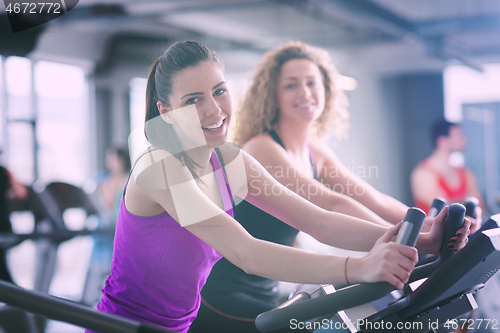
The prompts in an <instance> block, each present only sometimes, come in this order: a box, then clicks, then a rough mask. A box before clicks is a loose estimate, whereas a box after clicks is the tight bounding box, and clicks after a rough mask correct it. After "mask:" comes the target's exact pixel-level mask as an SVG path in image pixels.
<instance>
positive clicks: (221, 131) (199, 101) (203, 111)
mask: <svg viewBox="0 0 500 333" xmlns="http://www.w3.org/2000/svg"><path fill="white" fill-rule="evenodd" d="M168 101H169V104H170V105H169V107H165V106H164V105H163V104H161V102H158V108H159V110H160V114H162V116H163V117H164V119H165V120H166V121H167V122H169V123H172V124H173V125H174V130H175V131H176V133H177V135H178V136H179V138H181V137H182V138H184V139H187V140H188V141H190V142H191V143H194V144H195V146H200V145H203V144H208V146H209V147H216V146H218V145H220V144H222V143H224V142H226V141H227V136H228V129H229V123H230V120H231V115H232V104H231V96H230V94H229V91H228V87H227V83H226V82H225V78H224V74H223V72H222V69H221V68H220V66H219V65H218V64H217V63H216V62H214V61H204V62H202V63H200V64H198V65H196V66H192V67H188V68H185V69H183V70H182V71H180V72H179V73H177V74H176V75H175V78H174V80H173V90H172V94H170V96H168ZM176 125H177V126H176ZM183 141H184V142H185V140H182V139H181V142H183ZM193 141H194V142H193ZM201 141H204V142H201Z"/></svg>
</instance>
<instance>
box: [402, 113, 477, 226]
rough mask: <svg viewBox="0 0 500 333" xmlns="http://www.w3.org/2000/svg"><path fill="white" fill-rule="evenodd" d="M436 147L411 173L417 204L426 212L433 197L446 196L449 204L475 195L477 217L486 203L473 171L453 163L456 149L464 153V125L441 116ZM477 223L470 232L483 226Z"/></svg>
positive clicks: (433, 135) (434, 139) (434, 138)
mask: <svg viewBox="0 0 500 333" xmlns="http://www.w3.org/2000/svg"><path fill="white" fill-rule="evenodd" d="M431 139H432V143H433V145H434V150H433V151H432V153H431V155H429V156H428V157H427V158H426V159H424V160H423V161H421V162H420V163H419V164H418V165H417V166H416V167H415V169H414V170H413V172H412V174H411V190H412V194H413V199H414V201H415V205H416V206H417V207H419V208H421V209H423V210H424V211H425V212H426V213H428V212H429V208H430V206H431V204H432V200H434V198H439V197H441V198H443V199H445V200H446V202H448V203H452V202H461V203H464V202H465V200H466V198H467V197H469V196H473V197H475V198H477V199H478V200H479V209H477V210H476V216H477V217H478V218H479V217H480V215H481V214H482V212H486V206H485V203H484V200H483V196H482V194H481V191H480V190H479V188H478V185H477V181H476V178H475V176H474V174H473V173H472V171H471V170H469V169H467V168H466V167H464V166H462V165H454V163H453V161H452V160H451V159H450V156H451V155H452V153H454V152H463V150H464V149H465V145H466V144H467V139H466V137H465V135H464V133H463V130H462V127H461V126H460V125H459V124H457V123H451V122H448V121H446V120H444V119H440V120H438V121H437V122H435V123H434V125H433V126H432V129H431ZM480 226H481V225H480V223H477V224H475V225H473V226H472V227H471V233H474V232H475V231H477V230H478V229H479V227H480Z"/></svg>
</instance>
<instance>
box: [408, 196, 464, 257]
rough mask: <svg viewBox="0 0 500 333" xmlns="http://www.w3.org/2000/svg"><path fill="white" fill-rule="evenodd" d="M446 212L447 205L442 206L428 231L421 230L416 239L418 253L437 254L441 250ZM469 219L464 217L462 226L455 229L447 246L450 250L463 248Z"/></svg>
mask: <svg viewBox="0 0 500 333" xmlns="http://www.w3.org/2000/svg"><path fill="white" fill-rule="evenodd" d="M447 214H448V206H446V207H444V208H443V210H441V212H440V213H439V214H438V216H436V217H435V218H434V221H433V222H432V225H431V228H430V230H429V232H423V233H422V232H421V233H420V236H419V237H418V240H417V245H416V247H417V249H418V251H419V253H422V254H427V253H428V254H438V253H439V251H440V250H441V243H442V242H443V237H444V227H445V221H446V215H447ZM470 228H471V220H470V218H468V217H466V218H464V223H463V226H462V227H461V228H460V229H458V230H457V233H456V235H455V236H454V237H452V238H451V240H450V242H449V243H448V244H447V246H448V247H449V248H450V250H453V251H455V252H457V251H459V250H461V249H463V248H464V247H465V245H466V244H467V242H468V241H469V239H468V237H467V236H469V234H470Z"/></svg>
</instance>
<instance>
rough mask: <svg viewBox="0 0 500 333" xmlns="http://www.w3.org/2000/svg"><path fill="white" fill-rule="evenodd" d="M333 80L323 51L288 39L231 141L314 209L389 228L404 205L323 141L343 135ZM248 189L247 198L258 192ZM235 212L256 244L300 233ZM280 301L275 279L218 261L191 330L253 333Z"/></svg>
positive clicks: (256, 86) (260, 76)
mask: <svg viewBox="0 0 500 333" xmlns="http://www.w3.org/2000/svg"><path fill="white" fill-rule="evenodd" d="M338 78H339V74H338V72H337V71H336V70H335V68H334V67H333V65H332V64H331V61H330V58H329V56H328V53H327V52H326V51H325V50H322V49H318V48H314V47H311V46H308V45H306V44H303V43H300V42H290V43H287V44H285V45H284V46H281V47H278V48H275V49H273V50H271V51H269V52H268V53H266V54H265V55H264V58H263V60H262V62H261V63H260V65H258V67H257V68H256V71H255V74H254V76H253V80H252V83H251V86H250V89H249V91H248V93H247V94H246V95H245V96H244V98H243V101H242V104H241V106H240V108H239V110H238V111H237V116H236V125H235V127H234V128H233V133H235V138H234V140H233V141H234V142H235V143H236V144H237V145H238V146H240V147H242V148H243V150H245V151H246V152H248V153H249V154H250V155H252V156H253V157H254V158H256V159H257V161H259V162H260V163H261V164H262V165H263V166H264V167H265V168H266V170H267V171H268V172H269V173H270V174H271V175H272V176H273V177H274V178H275V179H276V180H277V181H278V182H280V183H281V184H282V185H284V186H286V187H287V188H289V189H291V190H292V191H294V192H296V193H297V194H299V195H300V196H302V197H304V198H305V199H307V200H309V201H310V202H312V203H314V204H316V205H317V206H319V207H321V208H323V209H326V210H329V211H335V212H338V213H344V214H347V215H351V216H355V217H358V218H362V219H365V220H369V221H371V222H374V223H377V224H382V225H391V224H395V223H397V222H399V221H401V220H402V219H403V218H404V215H405V213H406V211H407V209H408V207H407V206H406V205H404V204H402V203H401V202H399V201H397V200H396V199H394V198H392V197H389V196H387V195H384V194H382V193H380V192H378V191H377V190H375V189H374V188H373V187H372V186H370V185H369V184H367V183H366V182H364V181H363V180H362V179H360V178H359V177H357V176H355V175H354V174H352V173H351V172H349V170H348V169H347V168H346V167H345V166H344V165H343V164H342V163H341V162H340V161H339V160H338V158H337V157H336V156H335V154H334V152H333V151H332V150H331V149H330V148H329V147H328V146H327V145H326V144H325V143H323V142H322V141H321V139H322V138H324V137H325V136H326V135H327V134H329V133H332V132H333V133H334V134H335V135H336V137H337V138H338V139H343V138H345V137H346V131H347V128H348V118H349V114H348V112H347V110H346V107H347V99H346V97H345V95H344V93H343V91H342V90H341V89H340V87H339V86H338ZM250 184H251V186H250V189H249V191H250V193H252V191H260V190H261V189H258V188H256V187H253V186H252V182H250ZM255 185H264V186H263V188H264V190H263V191H267V195H273V191H274V190H275V188H274V187H272V186H267V187H266V186H265V185H266V184H255ZM330 189H337V190H338V191H337V192H336V191H333V190H330ZM340 189H343V190H342V191H340ZM349 189H350V191H349ZM353 189H357V190H356V191H354V190H353ZM339 192H344V193H347V194H352V195H351V196H348V195H345V194H342V193H339ZM264 195H266V193H264ZM234 214H235V218H236V220H238V222H239V223H240V224H241V225H243V227H245V229H246V230H247V231H248V232H249V233H250V234H252V235H253V236H254V237H256V238H259V239H263V240H266V241H271V242H274V243H279V244H283V245H289V246H291V245H292V244H293V242H294V240H295V237H296V235H297V233H298V230H297V229H295V228H293V227H290V226H289V225H287V224H285V223H283V222H282V221H280V220H279V219H277V218H275V217H273V216H271V215H269V214H267V213H266V212H264V211H263V210H260V209H258V208H257V207H255V206H253V205H251V204H250V203H248V202H246V201H243V202H242V203H240V204H238V205H236V206H235V208H234ZM278 296H279V295H278V282H277V281H274V280H270V279H266V278H261V277H258V276H256V275H251V274H246V273H245V272H244V271H243V270H241V269H239V268H237V267H236V266H234V265H232V264H231V263H230V262H229V261H227V260H225V259H222V260H220V261H219V262H218V263H217V264H216V265H215V266H214V267H213V269H212V272H211V274H210V276H209V279H208V281H207V284H206V285H205V287H204V289H203V291H202V306H201V309H200V312H199V314H198V318H197V319H196V320H195V322H194V323H193V325H192V327H191V332H193V333H195V332H257V331H256V329H255V324H254V321H255V318H256V316H257V315H258V314H259V313H262V312H264V311H268V310H270V309H272V308H274V307H276V306H277V305H278ZM294 331H296V330H294Z"/></svg>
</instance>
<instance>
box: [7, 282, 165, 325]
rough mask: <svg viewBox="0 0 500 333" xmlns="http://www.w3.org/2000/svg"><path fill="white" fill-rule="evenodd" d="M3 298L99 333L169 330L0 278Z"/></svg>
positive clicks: (12, 304) (30, 310)
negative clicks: (29, 288)
mask: <svg viewBox="0 0 500 333" xmlns="http://www.w3.org/2000/svg"><path fill="white" fill-rule="evenodd" d="M0 302H4V303H7V304H9V305H11V306H14V307H17V308H20V309H22V310H25V311H28V312H33V313H37V314H41V315H43V316H46V317H47V318H51V319H54V320H58V321H63V322H67V323H70V324H73V325H76V326H80V327H84V328H88V329H90V330H92V331H96V332H100V333H167V332H170V331H168V330H165V329H162V328H160V327H158V326H153V325H150V324H144V323H138V322H135V321H132V320H130V319H126V318H121V317H118V316H116V315H112V314H108V313H104V312H100V311H97V310H94V309H91V308H89V307H87V306H84V305H81V304H78V303H75V302H72V301H69V300H65V299H62V298H58V297H55V296H50V295H46V294H43V293H40V292H36V291H30V290H25V289H23V288H20V287H17V286H16V285H14V284H11V283H8V282H4V281H0Z"/></svg>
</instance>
